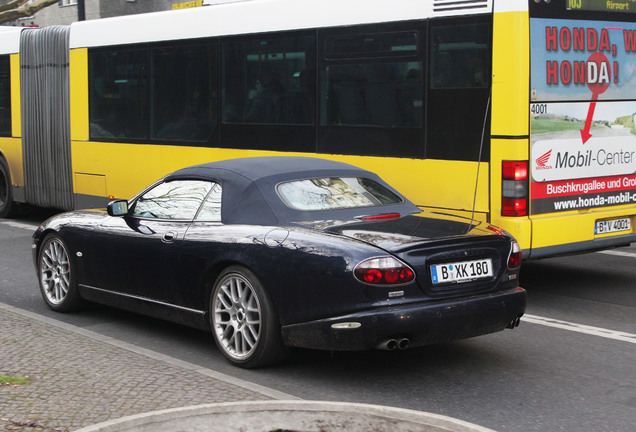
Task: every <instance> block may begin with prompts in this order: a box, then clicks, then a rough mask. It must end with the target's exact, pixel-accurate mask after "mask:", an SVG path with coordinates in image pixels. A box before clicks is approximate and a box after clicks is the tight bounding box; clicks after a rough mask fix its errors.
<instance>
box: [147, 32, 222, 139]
mask: <svg viewBox="0 0 636 432" xmlns="http://www.w3.org/2000/svg"><path fill="white" fill-rule="evenodd" d="M150 55H151V76H152V80H151V92H150V93H151V100H152V104H151V116H150V130H151V139H157V140H172V141H194V142H208V141H209V140H210V137H211V135H212V133H213V132H214V130H215V129H216V127H217V112H218V94H217V87H218V79H217V76H218V75H217V63H218V62H217V59H216V46H215V45H210V44H203V43H198V44H188V45H184V44H172V45H169V46H163V47H153V48H152V49H151V51H150Z"/></svg>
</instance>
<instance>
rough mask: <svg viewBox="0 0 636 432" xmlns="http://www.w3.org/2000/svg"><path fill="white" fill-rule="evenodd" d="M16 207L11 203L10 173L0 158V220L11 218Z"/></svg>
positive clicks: (5, 163)
mask: <svg viewBox="0 0 636 432" xmlns="http://www.w3.org/2000/svg"><path fill="white" fill-rule="evenodd" d="M15 211H16V205H15V203H14V202H13V193H12V189H11V173H10V172H9V166H8V165H7V162H6V161H5V160H4V158H2V157H0V218H6V217H11V216H13V215H14V214H15Z"/></svg>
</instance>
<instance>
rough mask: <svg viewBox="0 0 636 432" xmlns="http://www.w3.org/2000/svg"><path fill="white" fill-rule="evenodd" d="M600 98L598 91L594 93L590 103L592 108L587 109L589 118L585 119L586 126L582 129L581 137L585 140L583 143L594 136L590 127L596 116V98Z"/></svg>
mask: <svg viewBox="0 0 636 432" xmlns="http://www.w3.org/2000/svg"><path fill="white" fill-rule="evenodd" d="M597 99H598V93H596V92H595V93H592V102H591V103H590V108H589V109H588V110H587V118H586V119H585V128H584V129H581V139H582V140H583V144H585V143H586V142H587V140H589V139H590V138H592V134H590V129H591V128H592V119H593V118H594V109H595V108H596V100H597Z"/></svg>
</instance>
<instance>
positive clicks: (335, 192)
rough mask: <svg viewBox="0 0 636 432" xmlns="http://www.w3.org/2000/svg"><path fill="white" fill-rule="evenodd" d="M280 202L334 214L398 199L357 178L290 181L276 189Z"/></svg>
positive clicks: (395, 202)
mask: <svg viewBox="0 0 636 432" xmlns="http://www.w3.org/2000/svg"><path fill="white" fill-rule="evenodd" d="M277 190H278V194H279V196H280V197H281V199H282V200H283V202H284V203H285V204H286V205H287V206H289V207H291V208H293V209H296V210H303V211H315V210H335V209H345V208H357V207H377V206H383V205H390V204H399V203H401V202H402V199H401V198H400V197H399V196H397V195H396V194H394V193H393V192H391V191H390V190H389V189H387V188H386V187H384V186H382V185H381V184H379V183H377V182H375V181H373V180H370V179H367V178H361V177H357V178H356V177H321V178H312V179H306V180H294V181H290V182H285V183H281V184H279V185H278V187H277Z"/></svg>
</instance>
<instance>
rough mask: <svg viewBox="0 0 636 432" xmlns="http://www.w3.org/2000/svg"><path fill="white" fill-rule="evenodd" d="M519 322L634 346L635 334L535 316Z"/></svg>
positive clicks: (635, 342)
mask: <svg viewBox="0 0 636 432" xmlns="http://www.w3.org/2000/svg"><path fill="white" fill-rule="evenodd" d="M521 321H526V322H530V323H533V324H539V325H544V326H548V327H554V328H558V329H562V330H569V331H573V332H577V333H585V334H589V335H593V336H600V337H602V338H606V339H614V340H619V341H623V342H629V343H633V344H636V334H631V333H625V332H619V331H615V330H609V329H604V328H601V327H592V326H587V325H583V324H576V323H571V322H568V321H561V320H557V319H553V318H545V317H541V316H536V315H527V314H526V315H524V316H523V317H522V318H521Z"/></svg>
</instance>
